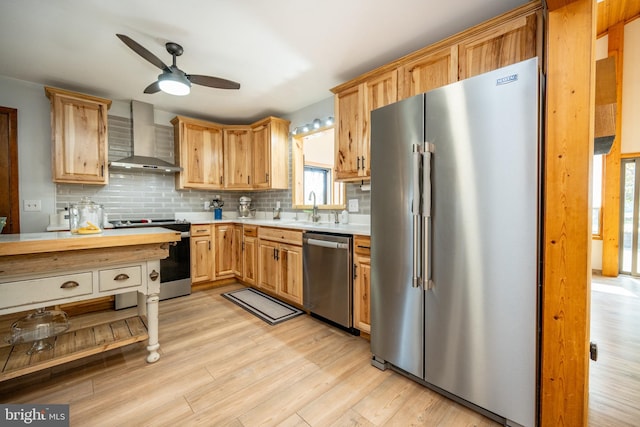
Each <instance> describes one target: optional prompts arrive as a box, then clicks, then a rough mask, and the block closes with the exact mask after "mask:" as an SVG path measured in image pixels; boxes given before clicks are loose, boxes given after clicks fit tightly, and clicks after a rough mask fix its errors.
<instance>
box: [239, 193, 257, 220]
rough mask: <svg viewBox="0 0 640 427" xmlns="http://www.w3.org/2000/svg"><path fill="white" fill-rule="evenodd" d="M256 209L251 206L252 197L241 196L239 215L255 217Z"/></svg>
mask: <svg viewBox="0 0 640 427" xmlns="http://www.w3.org/2000/svg"><path fill="white" fill-rule="evenodd" d="M255 212H256V210H255V209H252V208H251V197H247V196H242V197H240V204H239V205H238V217H239V218H249V217H254V216H255V214H256V213H255Z"/></svg>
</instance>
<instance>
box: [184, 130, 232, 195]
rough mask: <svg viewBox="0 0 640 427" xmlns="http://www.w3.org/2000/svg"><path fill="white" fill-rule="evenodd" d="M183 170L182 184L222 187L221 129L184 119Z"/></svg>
mask: <svg viewBox="0 0 640 427" xmlns="http://www.w3.org/2000/svg"><path fill="white" fill-rule="evenodd" d="M180 146H181V153H180V155H181V162H180V164H181V166H182V167H183V169H184V170H183V171H182V172H180V176H181V177H182V178H181V182H182V187H183V188H201V189H219V188H222V187H223V170H224V168H223V161H224V159H223V146H222V129H221V128H216V127H204V126H200V125H197V124H192V123H184V127H183V133H182V134H181V141H180Z"/></svg>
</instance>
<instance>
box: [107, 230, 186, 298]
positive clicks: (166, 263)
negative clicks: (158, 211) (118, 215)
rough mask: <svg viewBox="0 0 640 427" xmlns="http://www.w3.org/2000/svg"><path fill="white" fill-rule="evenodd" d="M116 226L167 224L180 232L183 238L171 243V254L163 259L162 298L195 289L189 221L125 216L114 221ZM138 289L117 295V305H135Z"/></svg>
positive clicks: (161, 269)
mask: <svg viewBox="0 0 640 427" xmlns="http://www.w3.org/2000/svg"><path fill="white" fill-rule="evenodd" d="M113 226H114V227H115V228H138V227H164V228H168V229H171V230H176V231H179V232H180V235H181V236H182V239H181V240H180V241H179V242H177V243H176V244H175V245H174V246H169V257H168V258H165V259H161V260H160V299H161V300H165V299H169V298H175V297H179V296H183V295H189V294H190V293H191V250H190V244H189V229H190V228H191V224H190V223H189V222H187V221H181V220H173V219H161V220H148V219H141V220H124V221H117V222H114V224H113ZM136 294H137V293H136V292H128V293H125V294H118V295H116V301H115V307H116V310H120V309H123V308H127V307H134V306H135V305H137V303H138V299H137V295H136Z"/></svg>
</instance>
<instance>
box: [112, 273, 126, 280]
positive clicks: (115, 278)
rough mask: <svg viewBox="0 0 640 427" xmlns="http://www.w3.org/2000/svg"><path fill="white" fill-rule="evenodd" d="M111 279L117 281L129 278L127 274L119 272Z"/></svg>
mask: <svg viewBox="0 0 640 427" xmlns="http://www.w3.org/2000/svg"><path fill="white" fill-rule="evenodd" d="M113 280H117V281H122V280H129V275H128V274H124V273H120V274H118V275H117V276H116V277H114V278H113Z"/></svg>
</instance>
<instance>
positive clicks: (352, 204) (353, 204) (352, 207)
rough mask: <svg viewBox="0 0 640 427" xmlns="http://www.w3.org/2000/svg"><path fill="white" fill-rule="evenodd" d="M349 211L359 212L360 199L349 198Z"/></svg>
mask: <svg viewBox="0 0 640 427" xmlns="http://www.w3.org/2000/svg"><path fill="white" fill-rule="evenodd" d="M349 212H358V199H349Z"/></svg>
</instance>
